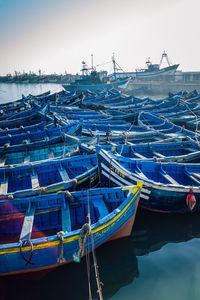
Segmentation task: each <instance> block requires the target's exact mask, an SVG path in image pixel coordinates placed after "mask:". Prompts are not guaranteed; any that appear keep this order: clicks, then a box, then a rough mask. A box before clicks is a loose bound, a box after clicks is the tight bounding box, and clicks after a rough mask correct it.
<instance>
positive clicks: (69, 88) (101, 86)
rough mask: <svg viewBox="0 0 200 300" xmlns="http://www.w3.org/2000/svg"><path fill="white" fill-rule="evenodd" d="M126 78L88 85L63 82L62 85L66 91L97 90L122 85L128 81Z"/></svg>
mask: <svg viewBox="0 0 200 300" xmlns="http://www.w3.org/2000/svg"><path fill="white" fill-rule="evenodd" d="M126 77H127V76H126ZM128 80H129V79H128V78H126V79H124V80H118V81H113V82H109V83H108V82H107V83H101V84H89V85H78V84H63V87H64V89H65V90H67V91H86V90H98V89H110V88H114V87H118V86H120V87H123V86H124V85H126V84H127V83H128Z"/></svg>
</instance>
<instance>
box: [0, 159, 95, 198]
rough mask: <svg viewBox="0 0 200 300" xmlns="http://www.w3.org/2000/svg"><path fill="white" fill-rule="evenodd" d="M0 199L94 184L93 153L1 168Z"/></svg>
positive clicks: (79, 187) (92, 185)
mask: <svg viewBox="0 0 200 300" xmlns="http://www.w3.org/2000/svg"><path fill="white" fill-rule="evenodd" d="M0 182H1V185H0V198H7V197H9V195H12V196H11V197H14V198H15V197H20V196H22V197H26V196H28V195H29V196H30V195H38V194H46V193H48V194H49V193H54V192H57V191H60V190H67V189H77V190H78V189H81V188H86V187H94V186H97V184H98V182H99V178H98V168H97V160H96V155H95V154H94V155H86V156H84V155H78V156H74V157H69V158H62V159H51V160H48V161H41V162H36V163H29V164H22V165H19V166H12V165H10V166H8V167H2V168H0Z"/></svg>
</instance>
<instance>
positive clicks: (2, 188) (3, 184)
mask: <svg viewBox="0 0 200 300" xmlns="http://www.w3.org/2000/svg"><path fill="white" fill-rule="evenodd" d="M7 192H8V179H6V180H5V181H2V182H1V185H0V193H1V194H7Z"/></svg>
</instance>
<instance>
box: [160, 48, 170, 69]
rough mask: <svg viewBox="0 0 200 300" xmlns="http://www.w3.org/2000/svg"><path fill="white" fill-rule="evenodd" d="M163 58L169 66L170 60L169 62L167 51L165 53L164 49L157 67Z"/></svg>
mask: <svg viewBox="0 0 200 300" xmlns="http://www.w3.org/2000/svg"><path fill="white" fill-rule="evenodd" d="M163 59H166V61H167V63H168V66H169V67H170V66H171V64H170V62H169V59H168V55H167V53H166V52H165V51H164V52H163V54H162V57H161V60H160V65H159V67H160V66H161V64H162V62H163Z"/></svg>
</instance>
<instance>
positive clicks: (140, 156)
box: [133, 152, 146, 159]
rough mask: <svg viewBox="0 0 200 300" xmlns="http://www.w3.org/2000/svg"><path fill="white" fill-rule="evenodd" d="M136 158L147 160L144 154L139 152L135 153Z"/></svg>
mask: <svg viewBox="0 0 200 300" xmlns="http://www.w3.org/2000/svg"><path fill="white" fill-rule="evenodd" d="M133 153H134V155H135V156H137V157H138V158H141V159H146V157H145V156H143V155H142V154H140V153H137V152H133Z"/></svg>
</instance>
